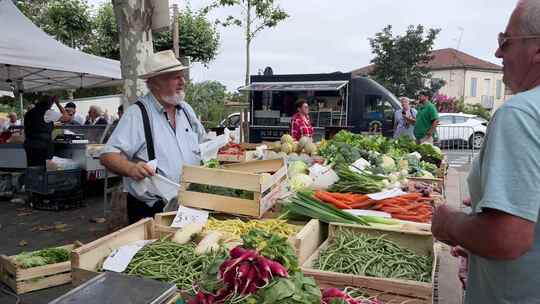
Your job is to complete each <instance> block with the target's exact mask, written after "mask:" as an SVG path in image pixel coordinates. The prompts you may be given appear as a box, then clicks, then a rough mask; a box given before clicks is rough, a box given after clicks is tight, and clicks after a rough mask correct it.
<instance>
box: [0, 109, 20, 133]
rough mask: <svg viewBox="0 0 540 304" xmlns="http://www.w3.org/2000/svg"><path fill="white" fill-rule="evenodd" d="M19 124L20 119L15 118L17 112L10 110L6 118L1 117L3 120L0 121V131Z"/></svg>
mask: <svg viewBox="0 0 540 304" xmlns="http://www.w3.org/2000/svg"><path fill="white" fill-rule="evenodd" d="M20 125H21V121H20V120H19V119H17V113H15V112H11V113H9V114H8V117H7V119H3V121H2V122H0V132H3V131H8V130H9V128H10V127H16V126H20Z"/></svg>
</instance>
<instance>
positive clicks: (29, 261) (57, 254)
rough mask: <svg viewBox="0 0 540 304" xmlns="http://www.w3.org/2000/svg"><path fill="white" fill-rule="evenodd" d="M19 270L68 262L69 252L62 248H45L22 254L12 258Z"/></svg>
mask: <svg viewBox="0 0 540 304" xmlns="http://www.w3.org/2000/svg"><path fill="white" fill-rule="evenodd" d="M14 259H15V263H16V264H17V265H18V266H19V267H21V268H24V269H26V268H32V267H38V266H44V265H49V264H56V263H62V262H66V261H69V251H67V250H66V249H64V248H47V249H43V250H38V251H33V252H22V253H20V254H18V255H16V256H15V257H14Z"/></svg>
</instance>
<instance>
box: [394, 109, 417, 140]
mask: <svg viewBox="0 0 540 304" xmlns="http://www.w3.org/2000/svg"><path fill="white" fill-rule="evenodd" d="M405 114H406V115H407V116H409V117H412V118H416V110H415V109H412V108H411V109H409V113H405ZM394 125H395V127H394V138H399V137H401V136H402V135H407V136H410V137H412V138H414V124H411V123H409V122H408V121H407V120H406V119H405V116H403V110H397V111H396V112H395V113H394Z"/></svg>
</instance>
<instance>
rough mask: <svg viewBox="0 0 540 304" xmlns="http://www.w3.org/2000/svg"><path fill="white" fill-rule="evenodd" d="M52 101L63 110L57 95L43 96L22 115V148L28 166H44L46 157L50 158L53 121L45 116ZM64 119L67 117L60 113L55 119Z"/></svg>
mask: <svg viewBox="0 0 540 304" xmlns="http://www.w3.org/2000/svg"><path fill="white" fill-rule="evenodd" d="M53 103H55V104H56V105H57V106H58V107H59V109H60V110H61V111H62V112H63V108H62V106H61V105H60V103H59V102H58V97H56V96H55V97H49V96H44V97H43V98H42V99H41V100H40V101H39V102H38V103H37V104H36V106H35V107H33V108H32V109H30V110H29V111H28V112H26V114H25V115H24V136H25V140H24V150H25V152H26V163H27V166H28V167H33V166H43V167H45V165H46V162H47V159H50V158H51V156H52V154H53V144H52V138H51V134H52V130H53V128H54V121H53V120H51V119H46V118H45V117H46V116H50V114H51V112H52V111H51V106H52V105H53ZM64 119H67V117H64V116H62V115H60V117H58V118H57V119H55V120H64Z"/></svg>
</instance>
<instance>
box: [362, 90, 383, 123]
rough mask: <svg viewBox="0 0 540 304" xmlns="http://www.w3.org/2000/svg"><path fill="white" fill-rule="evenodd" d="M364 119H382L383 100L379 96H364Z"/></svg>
mask: <svg viewBox="0 0 540 304" xmlns="http://www.w3.org/2000/svg"><path fill="white" fill-rule="evenodd" d="M365 118H366V119H368V120H382V119H383V99H382V96H381V95H366V112H365Z"/></svg>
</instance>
